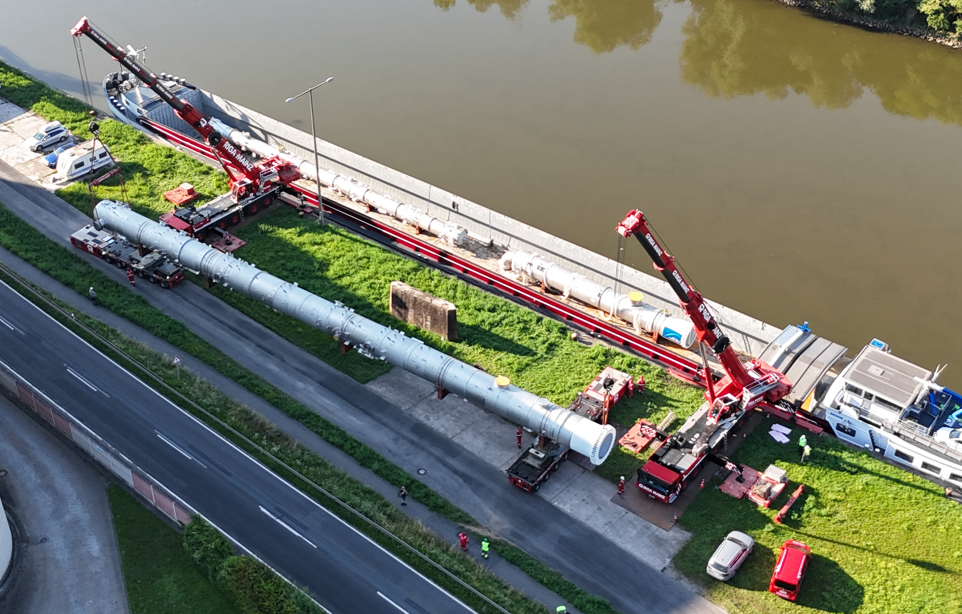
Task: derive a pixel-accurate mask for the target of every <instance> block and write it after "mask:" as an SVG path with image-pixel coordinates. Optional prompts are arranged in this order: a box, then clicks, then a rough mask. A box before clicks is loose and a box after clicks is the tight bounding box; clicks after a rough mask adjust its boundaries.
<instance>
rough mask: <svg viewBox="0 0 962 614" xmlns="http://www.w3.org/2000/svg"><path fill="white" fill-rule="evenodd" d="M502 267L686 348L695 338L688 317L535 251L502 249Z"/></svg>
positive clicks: (526, 281) (526, 279) (639, 329)
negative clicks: (580, 273)
mask: <svg viewBox="0 0 962 614" xmlns="http://www.w3.org/2000/svg"><path fill="white" fill-rule="evenodd" d="M498 266H500V267H501V270H502V271H505V272H509V271H513V272H514V273H516V274H518V275H519V276H520V277H521V279H522V281H523V282H525V283H528V282H529V281H530V280H533V281H535V282H537V283H543V284H544V285H546V286H548V287H549V288H552V289H554V290H557V291H559V292H561V293H562V294H563V295H564V296H565V298H567V297H569V296H571V297H574V298H576V299H578V300H579V301H581V302H582V303H585V304H586V305H591V306H592V307H594V308H596V309H599V310H601V311H603V312H605V313H607V314H609V315H613V316H616V317H618V318H620V319H622V320H624V321H626V322H628V323H629V324H631V325H632V327H634V329H635V331H637V332H639V333H641V332H647V333H657V334H658V335H660V336H661V337H662V338H663V339H667V340H668V341H671V342H673V343H677V344H678V345H680V346H681V347H684V348H688V347H691V344H692V343H694V342H695V336H696V335H695V326H694V325H693V324H692V323H691V321H690V320H687V319H683V318H676V317H675V316H672V315H669V314H668V313H666V312H665V311H662V310H661V309H656V308H654V307H652V306H651V305H646V304H645V303H642V302H640V301H632V299H631V298H630V297H629V295H627V294H616V293H615V291H614V290H613V289H611V288H609V287H608V286H603V285H601V284H599V283H598V282H595V281H592V280H590V279H588V278H587V277H584V276H583V275H579V274H577V273H575V272H574V271H571V270H569V269H566V268H564V267H562V266H560V265H558V264H556V263H554V262H551V261H550V260H546V259H545V258H542V257H541V256H539V255H538V254H532V253H531V252H526V251H516V252H505V254H504V255H503V256H501V260H500V261H499V262H498Z"/></svg>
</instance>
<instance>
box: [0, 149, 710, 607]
mask: <svg viewBox="0 0 962 614" xmlns="http://www.w3.org/2000/svg"><path fill="white" fill-rule="evenodd" d="M0 202H3V203H4V205H6V206H7V207H8V208H9V209H11V210H12V211H14V212H15V213H16V214H17V215H19V216H20V217H21V218H23V219H25V220H27V221H28V222H29V223H30V224H32V225H33V226H34V227H36V228H38V229H39V230H40V231H41V232H43V233H44V234H45V235H46V236H48V237H49V238H51V239H53V240H54V241H56V242H58V243H60V244H62V245H65V246H67V247H68V249H75V248H73V247H70V245H69V236H70V234H71V233H72V232H74V231H75V230H77V229H78V228H80V227H81V226H83V225H84V224H87V223H89V222H90V220H89V218H87V217H86V216H84V215H83V214H82V213H80V212H79V211H77V210H76V209H74V208H73V207H71V206H70V205H68V204H67V203H65V202H63V201H61V200H60V199H58V198H57V197H56V196H54V195H52V194H50V193H49V192H46V191H45V190H43V189H41V188H40V187H38V186H37V185H35V184H34V183H33V182H31V181H30V180H29V179H28V178H26V177H24V176H23V175H21V174H20V173H18V172H17V171H16V170H14V169H13V168H11V167H10V166H8V165H6V164H4V163H2V162H0ZM87 260H88V262H90V263H91V264H92V265H93V266H97V267H99V268H100V269H101V270H102V271H103V272H104V273H106V274H107V275H110V276H113V278H114V279H116V280H117V281H119V282H120V283H126V280H125V278H124V276H123V271H121V270H119V269H117V268H116V267H111V266H107V265H106V263H104V262H103V261H100V260H97V259H96V258H93V257H88V258H87ZM133 290H134V291H135V292H137V293H138V294H142V295H143V296H144V298H145V299H146V300H147V301H148V302H150V303H151V304H152V305H153V306H154V307H156V308H158V309H160V310H161V311H164V312H165V313H168V314H171V315H173V316H174V317H177V318H178V319H179V320H181V321H182V322H183V324H184V325H185V326H186V327H187V328H189V329H190V330H192V331H193V332H195V333H196V334H197V335H199V336H200V337H202V338H204V339H205V340H207V341H208V342H210V343H212V344H213V345H214V346H216V347H218V348H219V349H221V351H223V352H225V353H226V354H228V355H230V356H231V357H232V358H233V359H234V360H236V361H238V362H239V363H240V364H242V365H244V366H245V367H247V368H248V369H250V370H252V371H254V372H256V373H258V374H259V375H260V376H261V377H263V378H264V379H265V380H267V381H268V382H270V383H271V384H273V385H274V386H276V387H278V388H279V389H281V390H283V391H285V392H286V393H287V394H289V395H291V396H292V397H294V398H295V399H296V400H297V401H299V402H301V403H303V404H304V405H305V406H306V407H308V408H310V409H311V410H312V411H314V412H316V413H318V414H319V415H321V416H323V417H324V418H326V419H328V420H330V421H331V422H333V423H334V424H337V425H338V426H340V427H341V428H343V429H344V430H345V431H347V432H348V433H350V434H351V435H352V436H354V437H356V438H357V439H359V440H360V441H362V442H363V443H364V444H365V445H367V446H368V447H370V448H372V449H374V450H377V451H379V452H380V453H381V454H383V455H384V456H385V457H386V458H388V459H389V460H391V461H392V462H394V463H395V464H397V465H398V466H400V467H401V468H403V469H404V470H405V471H407V472H408V474H410V475H416V474H417V470H418V469H422V468H423V469H425V470H426V473H425V474H424V475H423V476H419V479H420V480H422V481H423V482H424V483H425V484H426V485H427V486H429V487H430V488H431V489H433V490H434V491H435V492H438V493H439V494H440V495H441V496H443V497H444V498H446V499H447V500H448V501H451V502H452V503H453V504H454V505H456V506H458V507H459V508H460V509H463V510H468V511H469V512H470V513H471V515H472V516H473V517H474V518H476V519H477V520H478V521H479V522H480V523H481V524H483V525H484V526H486V527H488V528H490V529H491V530H493V531H495V532H496V533H497V534H499V536H501V537H503V538H505V539H507V540H509V541H511V542H513V543H515V544H517V545H518V546H520V547H521V548H523V549H524V550H525V551H526V552H528V553H530V554H531V555H533V556H535V557H536V558H538V559H539V560H541V561H543V562H545V563H546V564H547V565H549V566H550V567H552V568H553V569H556V570H558V571H559V572H561V573H562V574H563V575H564V576H565V577H566V578H567V579H568V580H570V581H572V582H574V583H575V584H576V585H578V586H579V587H580V588H582V589H584V590H587V591H589V592H591V593H593V594H595V595H600V596H602V597H604V598H606V599H608V600H609V601H610V602H611V603H612V605H613V606H614V607H615V608H616V609H617V610H618V611H621V612H624V613H625V614H629V613H631V612H642V611H643V612H648V613H651V614H702V613H713V614H717V613H718V612H722V611H723V610H722V609H721V608H719V607H718V606H715V605H713V604H711V603H709V602H708V601H706V600H705V599H703V598H702V597H700V596H699V595H697V594H695V593H693V592H692V591H691V590H689V589H688V588H686V587H685V586H683V585H682V584H680V583H679V582H676V581H674V580H672V579H671V578H669V577H668V576H667V575H665V574H664V573H661V571H660V570H657V569H653V568H652V567H649V566H647V565H645V564H644V563H642V562H641V561H639V560H638V559H637V558H635V557H634V556H632V555H631V554H629V553H627V552H625V551H624V550H623V549H622V548H621V547H619V546H618V545H617V544H615V543H613V542H612V541H611V539H617V536H613V537H612V538H609V537H607V536H602V535H600V534H599V533H598V532H596V531H594V530H592V529H590V528H589V527H587V526H585V525H584V524H582V523H580V522H578V521H576V520H573V519H572V518H571V516H569V515H568V514H566V513H565V512H564V511H563V510H562V509H559V508H558V507H556V506H554V505H552V504H551V503H550V502H548V501H545V500H543V499H541V498H539V497H531V496H529V495H527V494H526V493H523V492H521V491H520V490H518V489H516V488H513V487H511V486H510V485H509V484H508V483H507V480H506V479H505V478H504V474H503V473H502V472H500V471H498V470H496V469H494V468H492V467H491V466H489V465H488V464H486V463H485V462H484V461H482V460H481V459H479V458H478V457H476V456H474V455H473V454H472V453H470V452H467V451H466V450H464V449H463V448H462V447H461V446H459V445H458V444H457V443H455V442H453V441H451V440H450V439H448V438H446V437H444V436H443V435H441V434H439V433H438V432H436V431H434V430H432V429H431V428H430V427H428V426H426V425H424V424H423V423H421V422H418V421H416V420H415V419H413V418H412V417H410V416H408V415H407V414H405V413H404V412H403V411H402V410H400V409H399V408H398V407H396V406H395V405H392V404H391V403H389V402H387V401H385V400H384V399H383V398H381V397H380V396H378V395H377V394H375V393H374V392H372V391H371V390H369V389H367V388H365V387H364V386H363V385H361V384H359V383H358V382H356V381H354V380H353V379H351V378H350V377H348V376H347V375H345V374H343V373H340V372H338V371H336V370H335V369H333V368H332V367H331V366H329V365H327V364H325V363H324V362H322V361H320V360H319V359H317V358H316V357H314V356H312V355H310V354H308V353H307V352H305V351H304V350H302V349H301V348H299V347H297V346H295V345H293V344H291V343H289V342H288V341H286V340H284V339H282V338H280V337H278V336H277V335H275V334H274V333H273V332H271V331H270V330H268V329H266V328H265V327H263V326H261V325H260V324H258V323H257V322H254V321H253V320H251V319H250V318H248V317H246V316H245V315H243V314H241V313H239V312H237V311H236V310H234V309H233V308H230V307H228V306H226V305H225V304H224V303H223V302H221V301H220V300H219V299H217V298H216V297H214V296H213V295H212V294H210V293H209V292H206V291H204V290H203V289H201V288H200V287H198V286H196V285H194V284H189V283H184V284H180V285H179V286H177V288H175V289H174V290H173V291H166V290H161V289H160V288H158V287H156V286H153V285H149V284H142V285H141V286H137V287H136V288H135V289H133ZM182 314H189V316H186V317H184V316H182ZM94 315H95V316H96V315H97V314H96V312H94ZM301 436H302V435H301ZM591 504H592V502H591V501H583V502H581V501H579V502H571V505H591ZM652 587H657V588H656V589H655V588H652Z"/></svg>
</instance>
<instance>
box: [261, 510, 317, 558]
mask: <svg viewBox="0 0 962 614" xmlns="http://www.w3.org/2000/svg"><path fill="white" fill-rule="evenodd" d="M257 507H259V508H260V510H261V511H262V512H264V513H265V514H267V515H268V516H270V517H271V518H272V519H273V520H274V522H276V523H277V524H279V525H281V526H282V527H284V528H285V529H287V530H288V531H290V532H291V533H293V534H294V535H296V536H298V537H300V538H301V539H303V540H304V541H306V542H307V543H309V544H310V545H311V548H317V546H315V545H314V542H312V541H311V540H309V539H307V538H306V537H304V536H303V535H301V534H300V533H298V532H297V531H295V530H294V527H292V526H291V525H289V524H287V523H286V522H284V521H283V520H281V519H280V518H279V517H277V516H275V515H274V514H272V513H270V512H269V511H267V510H266V509H264V506H262V505H258V506H257Z"/></svg>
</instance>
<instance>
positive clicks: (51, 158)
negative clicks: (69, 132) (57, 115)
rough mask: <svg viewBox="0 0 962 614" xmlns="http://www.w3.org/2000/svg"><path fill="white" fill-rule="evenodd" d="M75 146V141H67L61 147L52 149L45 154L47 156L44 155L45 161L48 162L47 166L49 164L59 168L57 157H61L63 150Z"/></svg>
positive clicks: (51, 166)
mask: <svg viewBox="0 0 962 614" xmlns="http://www.w3.org/2000/svg"><path fill="white" fill-rule="evenodd" d="M73 146H74V142H73V141H67V142H66V143H64V144H63V145H61V146H60V147H58V148H56V149H54V150H53V151H51V152H50V153H48V154H47V155H45V156H44V157H43V161H44V162H46V163H47V166H49V167H50V168H57V158H59V157H60V154H62V153H63V152H65V151H67V150H68V149H70V148H71V147H73Z"/></svg>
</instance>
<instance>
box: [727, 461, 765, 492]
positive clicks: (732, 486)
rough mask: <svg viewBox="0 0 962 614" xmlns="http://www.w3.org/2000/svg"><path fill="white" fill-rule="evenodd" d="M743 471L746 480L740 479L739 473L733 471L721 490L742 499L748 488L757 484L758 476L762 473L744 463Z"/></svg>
mask: <svg viewBox="0 0 962 614" xmlns="http://www.w3.org/2000/svg"><path fill="white" fill-rule="evenodd" d="M742 473H743V474H744V477H745V481H743V482H739V481H738V474H737V473H735V472H734V471H732V473H731V475H729V476H728V477H727V478H726V479H725V481H724V482H722V485H721V491H722V492H723V493H725V494H728V495H731V496H733V497H735V498H736V499H741V498H742V497H744V496H745V493H747V492H748V489H749V488H751V487H752V486H754V485H755V482H757V481H758V476H759V475H761V474H760V473H759V472H758V471H755V470H754V469H752V468H751V467H746V466H745V465H742Z"/></svg>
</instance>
